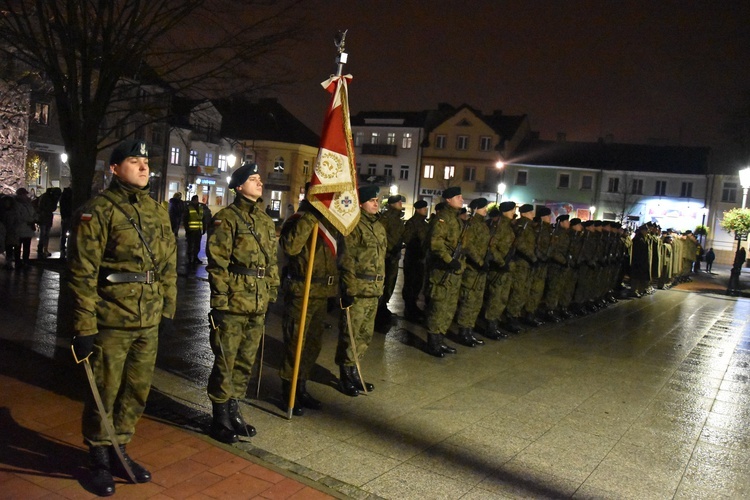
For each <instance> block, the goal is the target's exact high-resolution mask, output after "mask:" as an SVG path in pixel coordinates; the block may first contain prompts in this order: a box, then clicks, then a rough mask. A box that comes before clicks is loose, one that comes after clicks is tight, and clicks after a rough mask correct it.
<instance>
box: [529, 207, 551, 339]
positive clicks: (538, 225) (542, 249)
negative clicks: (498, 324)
mask: <svg viewBox="0 0 750 500" xmlns="http://www.w3.org/2000/svg"><path fill="white" fill-rule="evenodd" d="M551 214H552V210H550V209H549V208H548V207H543V206H540V207H538V208H537V210H536V216H535V217H534V224H535V231H536V249H535V251H536V259H537V260H536V263H535V264H534V265H533V266H532V267H531V271H530V273H529V295H528V298H527V299H526V304H524V312H525V316H524V323H526V324H527V325H529V326H539V325H541V324H542V321H540V320H539V319H537V317H536V315H537V309H539V305H540V304H541V302H542V298H543V296H544V285H545V284H546V283H547V260H548V259H549V254H550V246H551V244H552V225H551V224H550V220H551Z"/></svg>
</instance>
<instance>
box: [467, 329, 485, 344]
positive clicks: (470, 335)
mask: <svg viewBox="0 0 750 500" xmlns="http://www.w3.org/2000/svg"><path fill="white" fill-rule="evenodd" d="M467 330H468V331H469V337H470V338H471V340H472V342H474V344H475V345H484V340H482V339H478V338H477V337H476V335H474V332H473V331H472V330H471V328H467Z"/></svg>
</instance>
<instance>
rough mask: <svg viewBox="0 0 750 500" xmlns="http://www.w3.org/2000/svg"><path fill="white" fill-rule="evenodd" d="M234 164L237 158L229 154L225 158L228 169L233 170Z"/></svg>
mask: <svg viewBox="0 0 750 500" xmlns="http://www.w3.org/2000/svg"><path fill="white" fill-rule="evenodd" d="M235 163H237V157H236V156H234V155H232V154H230V155H229V156H227V165H229V168H234V165H235Z"/></svg>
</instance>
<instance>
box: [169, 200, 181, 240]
mask: <svg viewBox="0 0 750 500" xmlns="http://www.w3.org/2000/svg"><path fill="white" fill-rule="evenodd" d="M184 216H185V202H184V201H182V193H175V194H174V196H172V199H171V200H169V223H170V224H171V225H172V232H173V233H174V237H175V239H176V238H177V232H178V231H179V230H180V224H182V219H183V217H184Z"/></svg>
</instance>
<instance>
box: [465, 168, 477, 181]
mask: <svg viewBox="0 0 750 500" xmlns="http://www.w3.org/2000/svg"><path fill="white" fill-rule="evenodd" d="M476 178H477V167H464V180H465V181H473V180H476Z"/></svg>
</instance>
